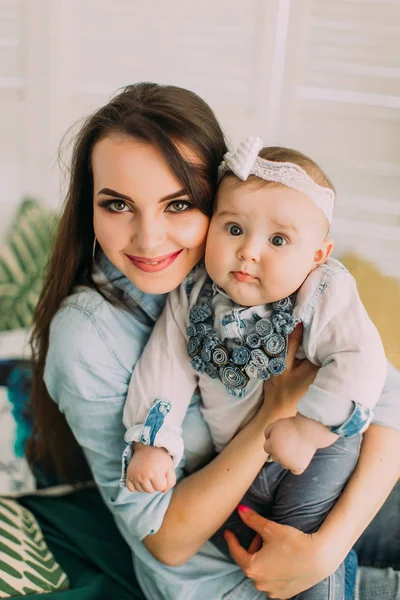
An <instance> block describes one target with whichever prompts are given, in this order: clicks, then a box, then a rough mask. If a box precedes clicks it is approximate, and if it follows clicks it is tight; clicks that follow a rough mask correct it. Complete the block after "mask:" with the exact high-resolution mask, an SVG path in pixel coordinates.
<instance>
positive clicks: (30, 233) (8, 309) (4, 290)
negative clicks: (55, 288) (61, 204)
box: [0, 198, 56, 331]
mask: <svg viewBox="0 0 400 600" xmlns="http://www.w3.org/2000/svg"><path fill="white" fill-rule="evenodd" d="M55 226H56V217H55V215H54V213H52V212H50V211H49V210H48V209H46V208H45V207H43V206H42V205H41V204H40V203H38V202H36V201H35V200H32V199H29V198H28V199H26V200H24V201H23V202H22V203H21V205H20V207H19V210H18V213H17V215H16V217H15V219H14V222H13V223H12V226H11V229H10V232H9V235H8V238H7V240H6V243H5V244H4V245H3V246H2V248H0V331H8V330H10V329H20V328H23V329H26V328H29V327H30V325H31V322H32V317H33V313H34V311H35V307H36V304H37V301H38V299H39V295H40V291H41V288H42V283H43V273H44V270H45V267H46V264H47V260H48V257H49V252H50V249H51V245H52V242H53V238H54V231H55Z"/></svg>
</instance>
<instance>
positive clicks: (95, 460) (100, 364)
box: [45, 256, 400, 600]
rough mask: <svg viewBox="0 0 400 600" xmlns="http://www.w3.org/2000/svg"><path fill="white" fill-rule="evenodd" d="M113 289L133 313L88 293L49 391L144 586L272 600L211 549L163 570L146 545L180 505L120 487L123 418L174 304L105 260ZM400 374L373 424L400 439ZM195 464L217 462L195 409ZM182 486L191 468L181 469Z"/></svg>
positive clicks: (55, 347) (52, 368)
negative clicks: (161, 319)
mask: <svg viewBox="0 0 400 600" xmlns="http://www.w3.org/2000/svg"><path fill="white" fill-rule="evenodd" d="M99 264H100V267H101V269H102V271H103V272H104V273H105V275H106V276H107V278H108V280H109V281H110V282H111V283H110V285H113V286H114V287H115V288H117V289H118V290H119V291H121V292H122V293H123V302H124V304H125V306H126V310H123V309H121V307H116V306H113V305H112V304H111V303H110V302H108V301H107V300H106V299H104V298H103V296H101V295H100V294H99V293H98V292H97V291H95V290H93V289H89V288H83V287H82V288H79V289H78V290H76V292H75V293H73V294H72V295H71V296H69V297H68V298H67V299H66V300H65V301H64V303H63V305H62V306H61V308H60V309H59V311H58V312H57V314H56V316H55V317H54V319H53V322H52V325H51V331H50V344H49V351H48V355H47V361H46V368H45V382H46V385H47V388H48V390H49V393H50V395H51V397H52V398H53V400H54V401H55V402H56V403H57V404H58V406H59V408H60V410H61V411H62V412H63V413H64V414H65V416H66V418H67V420H68V423H69V425H70V427H71V429H72V431H73V433H74V435H75V437H76V439H77V440H78V442H79V443H80V445H81V446H82V448H83V449H84V452H85V455H86V457H87V459H88V462H89V464H90V466H91V469H92V472H93V476H94V479H95V481H96V483H97V485H98V487H99V489H100V492H101V494H102V496H103V498H104V500H105V502H106V504H107V506H108V507H109V509H110V510H111V512H112V514H113V515H114V518H115V520H116V523H117V525H118V527H119V529H120V531H121V533H122V535H123V536H124V538H125V539H126V541H127V542H128V544H129V545H130V547H131V549H132V551H133V559H134V567H135V571H136V575H137V578H138V581H139V584H140V586H141V588H142V590H143V592H144V594H145V595H146V597H147V598H148V599H149V600H157V599H164V600H197V599H198V598H200V597H204V598H213V600H236V599H239V598H240V599H241V600H265V594H263V593H261V592H258V591H257V590H255V588H254V587H253V585H252V583H251V581H250V580H248V579H247V578H246V577H245V576H244V574H243V572H242V571H241V569H240V568H239V567H238V566H237V565H236V564H235V563H233V562H232V561H230V560H229V559H228V558H226V557H225V556H224V555H222V554H221V553H220V552H219V551H218V550H217V549H216V548H215V547H214V546H213V545H212V544H211V542H207V543H206V544H204V546H203V547H202V548H201V549H200V551H199V552H198V553H197V554H196V555H195V556H194V557H193V558H192V559H190V560H189V561H188V562H187V563H186V564H185V565H183V566H180V567H168V566H165V565H162V564H161V563H159V562H158V561H157V560H155V559H154V558H153V557H152V555H151V554H150V553H149V552H148V551H147V549H146V548H145V546H144V545H143V544H142V542H141V540H142V539H143V538H144V537H146V536H147V535H150V534H152V533H155V532H156V531H157V530H158V529H159V528H160V526H161V524H162V521H163V517H164V515H165V512H166V511H167V509H168V505H169V503H170V500H171V495H172V491H170V492H167V493H166V494H162V493H154V494H132V493H131V492H129V491H128V490H127V489H122V488H120V487H119V478H120V473H121V456H122V454H123V450H124V433H125V428H124V426H123V423H122V414H123V408H124V404H125V399H126V395H127V391H128V385H129V381H130V378H131V374H132V371H133V368H134V366H135V364H136V362H137V360H138V358H139V356H140V355H141V353H142V351H143V348H144V346H145V344H146V342H147V340H148V338H149V336H150V333H151V330H152V328H153V326H154V323H155V321H156V319H157V318H158V316H159V315H160V313H161V311H162V309H163V307H164V304H165V300H166V297H165V296H150V295H146V294H143V293H142V292H140V291H139V290H137V289H136V288H135V287H134V286H133V285H132V283H130V282H129V281H128V280H127V279H126V278H125V277H124V276H122V275H121V273H120V272H119V271H118V270H117V269H116V268H115V267H114V266H113V265H112V264H111V263H110V262H109V261H108V260H107V259H106V258H105V257H104V256H103V257H101V259H100V260H99ZM399 390H400V374H399V373H398V372H397V371H396V369H394V368H393V367H391V366H389V368H388V378H387V381H386V384H385V388H384V391H383V393H382V396H381V399H380V401H379V403H378V405H377V406H376V409H375V417H374V422H375V423H378V424H382V425H386V426H389V427H394V428H396V429H399V430H400V401H399V397H400V394H399ZM183 439H184V444H185V455H186V456H192V457H193V456H199V457H200V456H204V455H207V454H208V453H209V452H210V448H211V438H210V435H209V431H208V429H207V427H206V425H205V423H204V421H203V419H202V416H201V413H200V410H199V403H198V399H196V397H195V398H194V399H193V401H192V403H191V405H190V406H189V409H188V411H187V414H186V416H185V419H184V422H183ZM177 476H178V478H181V477H182V476H183V468H182V465H180V466H179V467H178V469H177Z"/></svg>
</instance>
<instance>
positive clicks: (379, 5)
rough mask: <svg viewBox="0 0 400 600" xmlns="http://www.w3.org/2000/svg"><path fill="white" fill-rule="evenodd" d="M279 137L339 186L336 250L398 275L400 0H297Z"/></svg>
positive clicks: (291, 14) (399, 244)
mask: <svg viewBox="0 0 400 600" xmlns="http://www.w3.org/2000/svg"><path fill="white" fill-rule="evenodd" d="M286 54H287V62H286V70H285V77H284V92H283V98H284V101H283V103H282V107H281V113H280V124H281V130H280V133H281V135H280V141H281V143H284V144H287V145H291V146H294V147H297V148H298V149H301V150H304V151H305V152H308V153H309V154H310V155H311V156H312V157H314V158H316V159H317V160H319V161H320V162H321V164H322V165H323V166H324V167H325V169H326V170H327V171H328V174H330V175H331V177H332V179H333V181H334V183H335V185H336V187H337V190H338V197H337V205H336V210H335V216H334V222H333V231H332V234H333V236H334V237H335V239H336V241H337V254H338V253H339V254H340V253H342V252H343V250H345V249H350V248H351V249H354V250H356V251H357V252H358V253H359V254H361V255H363V256H365V257H367V258H368V259H370V260H372V261H373V262H375V263H376V264H378V266H380V267H381V269H382V270H384V271H385V272H387V273H390V274H392V275H395V276H397V277H400V261H399V257H400V198H399V189H400V2H399V1H394V0H392V1H384V0H382V1H381V0H345V1H344V0H335V2H332V1H331V0H296V1H295V2H294V1H292V3H291V13H290V22H289V32H288V45H287V50H286Z"/></svg>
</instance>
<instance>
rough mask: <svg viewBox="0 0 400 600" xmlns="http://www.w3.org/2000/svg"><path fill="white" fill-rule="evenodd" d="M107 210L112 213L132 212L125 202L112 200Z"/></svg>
mask: <svg viewBox="0 0 400 600" xmlns="http://www.w3.org/2000/svg"><path fill="white" fill-rule="evenodd" d="M107 208H108V210H110V211H111V212H127V211H130V210H131V209H130V208H129V206H128V205H127V203H126V202H124V201H123V200H111V201H110V202H108V204H107Z"/></svg>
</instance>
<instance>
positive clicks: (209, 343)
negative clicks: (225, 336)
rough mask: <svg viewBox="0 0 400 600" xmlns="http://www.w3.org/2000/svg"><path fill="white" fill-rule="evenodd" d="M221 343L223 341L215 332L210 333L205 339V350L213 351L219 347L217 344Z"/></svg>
mask: <svg viewBox="0 0 400 600" xmlns="http://www.w3.org/2000/svg"><path fill="white" fill-rule="evenodd" d="M220 343H221V340H220V339H219V337H218V336H217V334H216V333H215V331H210V332H209V333H207V335H206V336H205V338H204V339H203V346H204V348H208V349H209V350H212V349H213V348H215V346H217V344H220Z"/></svg>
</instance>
